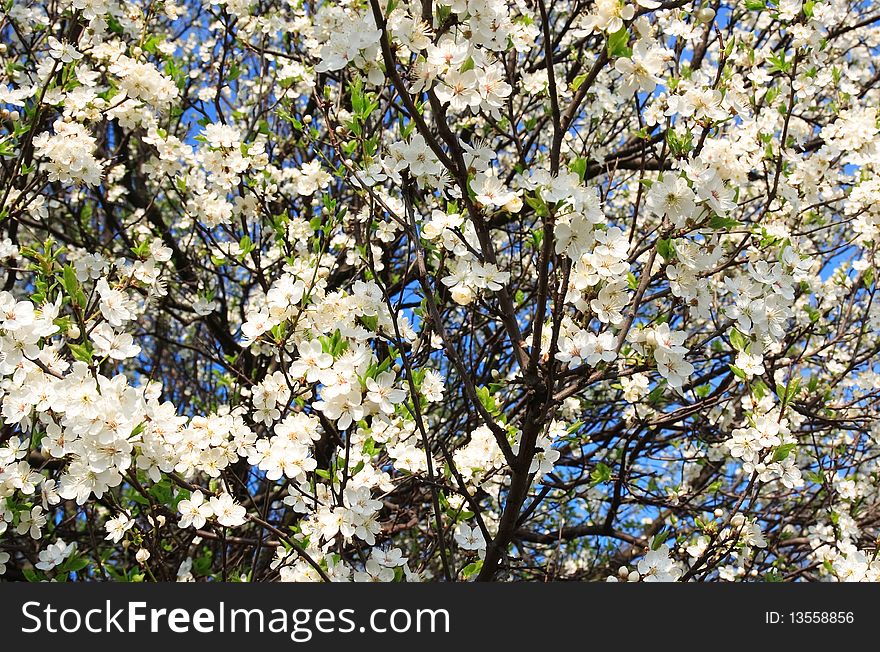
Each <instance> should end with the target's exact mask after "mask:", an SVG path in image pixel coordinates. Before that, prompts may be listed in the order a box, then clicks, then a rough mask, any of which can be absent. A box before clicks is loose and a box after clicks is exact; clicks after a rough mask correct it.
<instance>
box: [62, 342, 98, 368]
mask: <svg viewBox="0 0 880 652" xmlns="http://www.w3.org/2000/svg"><path fill="white" fill-rule="evenodd" d="M67 348H68V349H70V352H71V353H72V354H73V357H74V359H76V360H79V361H80V362H87V363H89V364H91V363H92V360H93V357H94V356H93V355H92V345H91V344H89V343H88V342H86V343H85V344H72V343H70V342H68V343H67Z"/></svg>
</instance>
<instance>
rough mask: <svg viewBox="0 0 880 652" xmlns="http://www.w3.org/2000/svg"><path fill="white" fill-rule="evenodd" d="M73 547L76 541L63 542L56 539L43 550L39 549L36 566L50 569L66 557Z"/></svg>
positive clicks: (41, 568) (45, 569)
mask: <svg viewBox="0 0 880 652" xmlns="http://www.w3.org/2000/svg"><path fill="white" fill-rule="evenodd" d="M75 549H76V543H64V541H63V540H62V539H58V540H57V541H56V542H55V543H53V544H51V545H49V546H48V547H46V549H45V550H41V551H40V554H39V555H38V558H39V561H38V562H37V563H36V567H37V568H39V569H40V570H44V571H48V570H52V569H53V568H55V567H56V566H58V565H59V564H60V563H61V562H63V561H64V560H65V559H67V558H68V557H69V556H70V554H71V553H72V552H73V551H74V550H75Z"/></svg>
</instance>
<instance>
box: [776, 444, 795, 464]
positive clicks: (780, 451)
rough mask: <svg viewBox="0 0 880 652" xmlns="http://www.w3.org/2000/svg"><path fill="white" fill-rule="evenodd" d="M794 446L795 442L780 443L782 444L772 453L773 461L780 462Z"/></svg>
mask: <svg viewBox="0 0 880 652" xmlns="http://www.w3.org/2000/svg"><path fill="white" fill-rule="evenodd" d="M795 448H797V444H782V446H777V447H776V450H775V451H774V453H773V461H774V462H781V461H782V460H784V459H785V458H786V457H788V455H789V453H791V451H793V450H794V449H795Z"/></svg>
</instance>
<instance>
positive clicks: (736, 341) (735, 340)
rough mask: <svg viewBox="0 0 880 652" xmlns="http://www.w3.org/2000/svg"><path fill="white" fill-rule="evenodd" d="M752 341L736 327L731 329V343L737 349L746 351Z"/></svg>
mask: <svg viewBox="0 0 880 652" xmlns="http://www.w3.org/2000/svg"><path fill="white" fill-rule="evenodd" d="M750 343H751V342H750V340H749V339H748V338H747V337H746V336H745V335H743V334H742V333H740V332H739V331H738V330H737V329H736V328H731V329H730V344H731V345H732V346H733V348H734V349H736V350H737V351H745V350H746V348H747V347H748V346H749V344H750Z"/></svg>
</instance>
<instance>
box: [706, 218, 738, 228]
mask: <svg viewBox="0 0 880 652" xmlns="http://www.w3.org/2000/svg"><path fill="white" fill-rule="evenodd" d="M738 226H742V222H740V221H738V220H735V219H733V218H732V217H721V216H720V215H713V216H712V217H711V219H710V220H709V227H710V228H712V229H715V230H716V231H727V230H729V229H735V228H736V227H738Z"/></svg>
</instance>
